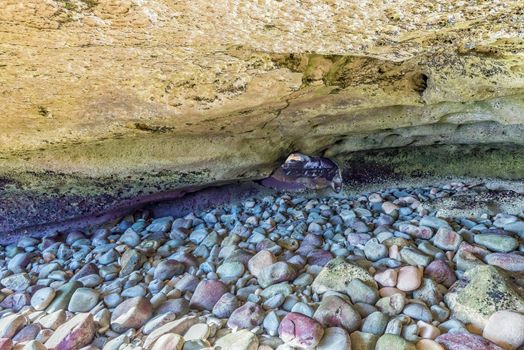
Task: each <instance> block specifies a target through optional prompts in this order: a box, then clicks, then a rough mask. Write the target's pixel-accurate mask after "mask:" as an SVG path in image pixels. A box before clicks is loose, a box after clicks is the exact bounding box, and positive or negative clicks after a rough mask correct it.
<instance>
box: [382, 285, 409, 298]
mask: <svg viewBox="0 0 524 350" xmlns="http://www.w3.org/2000/svg"><path fill="white" fill-rule="evenodd" d="M378 293H379V295H380V297H381V298H384V297H390V296H392V295H393V294H402V295H403V296H406V293H405V292H403V291H401V290H400V289H398V288H395V287H384V288H381V289H380V290H379V291H378Z"/></svg>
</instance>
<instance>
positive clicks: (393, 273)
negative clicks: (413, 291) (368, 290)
mask: <svg viewBox="0 0 524 350" xmlns="http://www.w3.org/2000/svg"><path fill="white" fill-rule="evenodd" d="M397 277H398V272H397V270H393V269H387V270H384V271H382V272H378V273H376V274H375V276H373V278H374V279H375V281H377V282H378V284H379V285H380V286H382V287H395V286H396V285H397Z"/></svg>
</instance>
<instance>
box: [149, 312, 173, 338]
mask: <svg viewBox="0 0 524 350" xmlns="http://www.w3.org/2000/svg"><path fill="white" fill-rule="evenodd" d="M176 318H177V315H176V313H174V312H167V313H164V314H161V315H157V316H155V317H153V318H152V319H150V320H149V321H147V323H146V324H145V325H144V326H143V327H142V333H143V334H145V335H148V334H150V333H151V332H153V331H154V330H155V329H156V328H159V327H161V326H163V325H165V324H166V323H169V322H171V321H174V320H176Z"/></svg>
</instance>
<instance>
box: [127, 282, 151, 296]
mask: <svg viewBox="0 0 524 350" xmlns="http://www.w3.org/2000/svg"><path fill="white" fill-rule="evenodd" d="M146 294H147V290H146V288H145V287H144V286H143V285H141V284H137V285H136V286H133V287H130V288H125V289H124V290H123V291H122V293H120V295H121V296H123V297H124V298H135V297H143V296H145V295H146Z"/></svg>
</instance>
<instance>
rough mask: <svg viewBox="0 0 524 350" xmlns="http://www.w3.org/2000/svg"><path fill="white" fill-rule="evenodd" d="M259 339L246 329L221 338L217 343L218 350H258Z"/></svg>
mask: <svg viewBox="0 0 524 350" xmlns="http://www.w3.org/2000/svg"><path fill="white" fill-rule="evenodd" d="M258 344H259V342H258V338H257V336H256V335H255V334H253V333H251V332H250V331H248V330H246V329H241V330H239V331H238V332H234V333H229V334H226V335H224V336H223V337H220V338H218V339H217V341H216V342H215V349H216V350H233V349H234V350H257V349H258V348H259V347H258Z"/></svg>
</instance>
